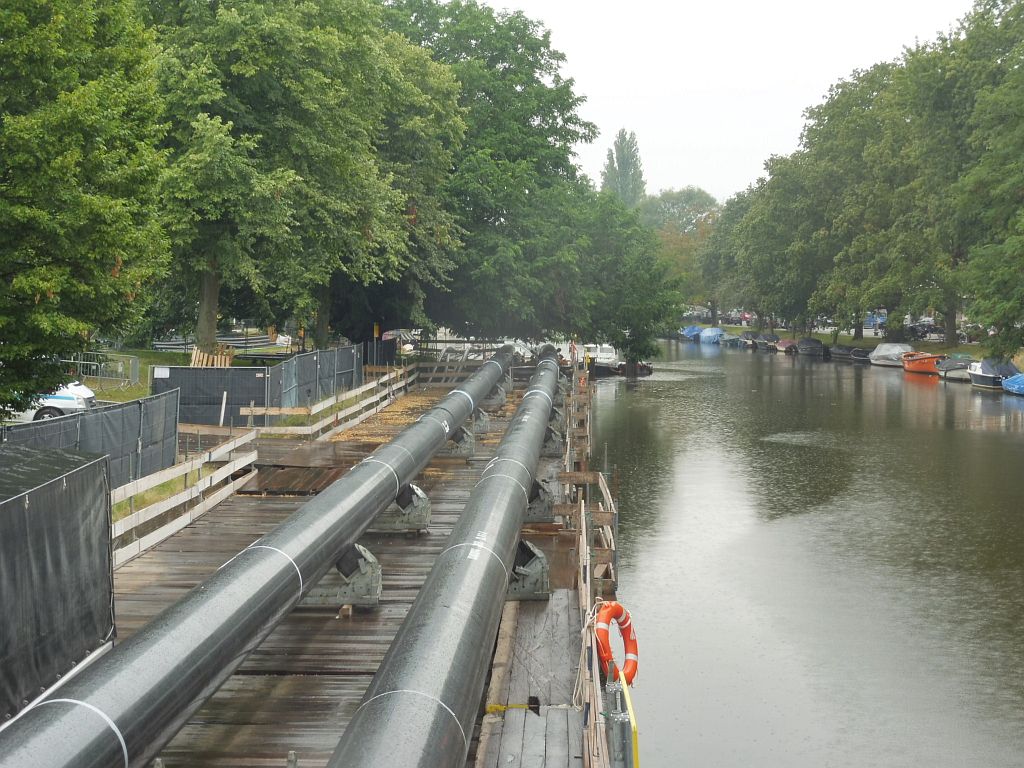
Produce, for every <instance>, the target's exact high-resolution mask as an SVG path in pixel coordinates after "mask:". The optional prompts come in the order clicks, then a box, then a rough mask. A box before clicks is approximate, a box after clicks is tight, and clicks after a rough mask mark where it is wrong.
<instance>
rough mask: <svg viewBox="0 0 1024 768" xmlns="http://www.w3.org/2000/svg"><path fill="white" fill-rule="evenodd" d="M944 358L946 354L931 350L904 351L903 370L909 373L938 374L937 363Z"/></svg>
mask: <svg viewBox="0 0 1024 768" xmlns="http://www.w3.org/2000/svg"><path fill="white" fill-rule="evenodd" d="M945 359H946V355H940V354H932V353H931V352H904V353H903V370H904V371H909V372H910V373H924V374H928V375H930V376H938V375H939V369H938V364H939V363H940V362H942V361H943V360H945Z"/></svg>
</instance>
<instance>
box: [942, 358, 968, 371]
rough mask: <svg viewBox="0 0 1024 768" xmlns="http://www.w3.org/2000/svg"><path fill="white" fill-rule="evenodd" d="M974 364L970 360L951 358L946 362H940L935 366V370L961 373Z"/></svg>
mask: <svg viewBox="0 0 1024 768" xmlns="http://www.w3.org/2000/svg"><path fill="white" fill-rule="evenodd" d="M973 362H974V360H972V359H969V358H967V359H965V358H952V357H951V358H948V359H946V360H939V362H937V363H936V364H935V368H936V369H937V370H939V371H959V370H962V369H964V368H966V367H967V366H969V365H970V364H971V363H973Z"/></svg>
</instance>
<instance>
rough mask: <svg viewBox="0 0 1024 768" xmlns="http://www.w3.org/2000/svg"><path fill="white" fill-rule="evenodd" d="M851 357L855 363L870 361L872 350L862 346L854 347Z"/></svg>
mask: <svg viewBox="0 0 1024 768" xmlns="http://www.w3.org/2000/svg"><path fill="white" fill-rule="evenodd" d="M850 359H851V360H853V362H855V363H870V362H871V352H870V351H869V350H867V349H862V348H861V347H854V348H853V349H851V350H850Z"/></svg>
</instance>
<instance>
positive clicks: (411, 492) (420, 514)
mask: <svg viewBox="0 0 1024 768" xmlns="http://www.w3.org/2000/svg"><path fill="white" fill-rule="evenodd" d="M429 527H430V497H429V496H427V494H425V493H424V492H423V491H422V490H420V488H419V486H416V485H412V484H411V483H410V484H409V485H407V486H405V488H403V489H402V490H401V492H399V494H398V498H396V499H395V500H394V501H393V502H392V503H391V505H390V506H389V507H388V508H387V509H385V510H384V511H383V512H381V513H380V514H379V515H377V517H375V518H374V519H373V524H372V525H371V526H370V529H369V530H368V531H367V533H395V532H413V531H415V532H417V533H419V532H422V531H425V530H427V528H429Z"/></svg>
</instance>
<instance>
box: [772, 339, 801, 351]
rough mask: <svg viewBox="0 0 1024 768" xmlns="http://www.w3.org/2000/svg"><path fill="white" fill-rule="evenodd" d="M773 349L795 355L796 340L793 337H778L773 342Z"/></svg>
mask: <svg viewBox="0 0 1024 768" xmlns="http://www.w3.org/2000/svg"><path fill="white" fill-rule="evenodd" d="M775 349H776V350H778V351H779V352H783V353H785V354H787V355H795V354H796V352H797V349H796V342H795V341H794V340H793V339H779V340H778V341H777V342H775Z"/></svg>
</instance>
